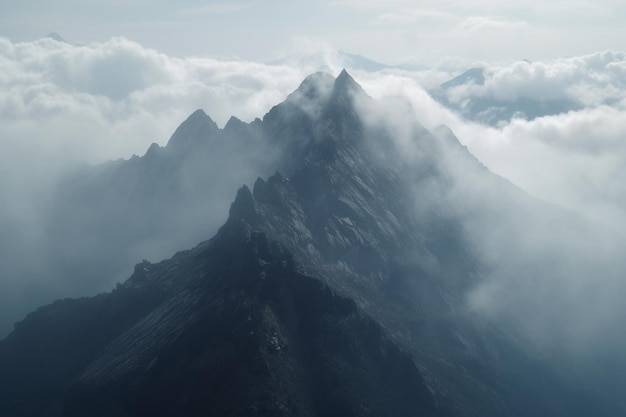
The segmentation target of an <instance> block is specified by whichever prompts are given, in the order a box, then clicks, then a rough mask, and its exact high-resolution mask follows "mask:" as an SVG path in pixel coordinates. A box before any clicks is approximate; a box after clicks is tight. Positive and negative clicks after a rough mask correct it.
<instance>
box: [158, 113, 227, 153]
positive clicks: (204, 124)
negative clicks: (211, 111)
mask: <svg viewBox="0 0 626 417" xmlns="http://www.w3.org/2000/svg"><path fill="white" fill-rule="evenodd" d="M217 131H219V127H217V124H216V123H215V122H214V121H213V120H212V119H211V118H210V117H209V116H208V115H207V114H206V113H205V112H204V110H202V109H198V110H196V111H194V112H193V113H192V114H191V115H189V117H187V119H186V120H185V121H184V122H183V123H182V124H181V125H180V126H178V128H177V129H176V131H175V132H174V134H173V135H172V137H171V138H170V140H169V141H168V142H167V148H168V149H174V150H176V151H182V150H185V149H187V148H189V146H190V145H191V144H192V143H195V142H201V141H204V140H206V138H207V136H210V135H211V134H212V133H215V132H217Z"/></svg>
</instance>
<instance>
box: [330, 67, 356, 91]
mask: <svg viewBox="0 0 626 417" xmlns="http://www.w3.org/2000/svg"><path fill="white" fill-rule="evenodd" d="M335 88H350V89H351V88H358V89H360V90H362V88H361V86H360V85H359V84H358V83H357V82H356V81H354V78H352V76H351V75H350V74H348V71H346V69H345V68H344V69H342V70H341V72H340V73H339V75H338V76H337V78H336V79H335Z"/></svg>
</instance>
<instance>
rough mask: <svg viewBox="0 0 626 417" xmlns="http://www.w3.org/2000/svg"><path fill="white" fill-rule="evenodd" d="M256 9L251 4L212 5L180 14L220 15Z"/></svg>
mask: <svg viewBox="0 0 626 417" xmlns="http://www.w3.org/2000/svg"><path fill="white" fill-rule="evenodd" d="M251 7H254V4H251V3H235V4H233V3H211V4H208V5H205V6H200V7H194V8H190V9H185V10H182V11H180V12H178V13H179V14H181V15H198V14H201V15H202V14H204V15H216V14H217V15H220V14H228V13H237V12H241V11H243V10H247V9H249V8H251Z"/></svg>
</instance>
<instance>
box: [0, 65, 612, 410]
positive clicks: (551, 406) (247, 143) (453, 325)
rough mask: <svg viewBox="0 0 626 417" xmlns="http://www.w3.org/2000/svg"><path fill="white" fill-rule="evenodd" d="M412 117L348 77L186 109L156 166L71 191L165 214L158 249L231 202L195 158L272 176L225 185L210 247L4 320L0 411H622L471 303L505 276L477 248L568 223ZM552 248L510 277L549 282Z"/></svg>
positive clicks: (142, 165) (572, 228) (569, 228)
mask: <svg viewBox="0 0 626 417" xmlns="http://www.w3.org/2000/svg"><path fill="white" fill-rule="evenodd" d="M398 114H402V115H403V117H402V118H401V120H400V119H398ZM410 114H411V112H410V109H407V107H406V105H405V104H403V103H379V102H375V101H374V100H372V99H370V98H369V97H368V96H367V95H366V94H365V93H364V92H363V90H362V89H361V88H360V87H359V86H358V84H356V82H355V81H354V80H353V79H352V78H351V77H350V76H349V75H348V74H347V73H346V72H342V73H341V74H340V75H339V76H338V77H337V78H336V79H334V78H333V77H330V76H328V75H325V74H314V75H312V76H311V77H309V78H307V79H306V80H305V81H304V82H303V83H302V85H301V86H300V88H299V89H298V90H297V91H295V92H294V93H293V94H292V95H290V96H289V97H288V98H287V100H286V101H285V102H283V103H281V104H279V105H278V106H276V107H274V108H273V109H272V110H271V111H270V112H269V113H268V114H267V115H266V116H265V117H264V119H263V120H262V121H261V120H257V121H255V122H253V123H251V124H245V123H243V122H240V121H237V120H236V119H232V120H231V121H230V122H229V123H228V124H227V126H226V127H225V128H224V129H223V130H219V129H218V128H217V127H216V126H215V125H214V124H213V123H212V122H211V121H210V119H209V118H208V116H206V115H205V114H204V113H202V112H196V113H194V114H193V115H192V116H190V118H189V119H188V120H187V121H186V122H185V123H183V125H181V127H180V128H179V129H178V130H177V132H176V133H175V134H174V136H173V137H172V140H171V141H170V143H169V144H168V146H167V147H165V148H159V147H157V146H153V147H151V148H150V150H149V151H148V152H147V153H146V155H145V156H144V157H143V158H136V159H135V160H131V161H129V162H118V163H112V164H110V165H108V166H104V167H102V168H101V172H96V173H93V174H92V175H93V176H92V177H85V178H84V181H85V182H84V184H113V183H115V184H120V185H116V186H115V187H113V186H110V187H104V188H105V189H112V190H114V191H113V192H115V193H116V196H115V198H116V199H117V198H118V197H117V193H121V192H126V193H127V194H126V195H127V198H128V201H137V202H138V206H137V210H140V211H139V213H138V214H136V215H134V217H132V218H133V219H135V218H139V217H140V213H141V212H142V211H143V210H157V211H159V210H162V214H159V215H160V216H162V219H163V221H164V222H167V221H168V219H171V222H172V223H173V224H170V227H171V228H172V230H176V228H177V227H179V224H178V223H177V222H176V219H177V217H178V216H187V215H188V213H191V212H192V211H193V210H199V207H198V206H195V207H194V204H197V203H198V200H195V199H194V198H195V193H196V192H200V190H202V188H203V187H205V188H206V190H212V191H213V190H215V189H217V190H221V189H222V188H221V187H223V188H224V189H226V188H228V187H229V186H230V185H231V183H230V182H229V181H230V180H228V181H226V180H224V179H223V178H222V177H220V176H219V172H218V171H215V172H213V173H214V174H215V175H216V176H215V177H213V176H211V175H209V173H210V172H211V171H210V170H212V169H217V168H215V167H206V166H205V165H206V164H204V165H203V164H201V163H200V162H201V161H203V160H206V158H210V160H211V161H212V162H217V161H219V160H220V159H221V158H229V159H228V161H229V162H228V163H230V164H236V165H237V166H242V167H243V166H246V167H249V168H251V169H250V172H252V171H255V170H256V171H258V172H259V173H261V174H262V176H263V177H264V178H266V179H262V178H258V179H257V180H256V182H255V183H254V186H253V187H248V186H243V187H241V188H239V191H237V193H236V197H235V199H234V202H233V203H232V204H231V206H230V210H229V213H228V219H227V221H226V222H225V224H224V225H223V226H222V227H221V228H220V229H219V232H218V233H217V234H216V235H215V237H213V238H212V239H211V240H209V241H206V242H204V243H201V244H200V245H198V246H196V247H195V248H194V249H192V250H188V251H184V252H179V253H177V254H176V255H175V256H174V257H173V258H171V259H168V260H165V261H162V262H159V263H149V262H147V261H144V262H143V263H140V264H138V265H137V266H136V267H135V271H134V273H133V274H132V276H131V277H130V278H129V279H128V280H127V281H125V282H124V283H123V284H121V285H119V286H118V288H117V289H116V290H114V291H112V292H110V293H106V294H101V295H99V296H96V297H94V298H83V299H77V300H70V299H66V300H62V301H57V302H55V303H53V304H51V305H49V306H46V307H42V308H40V309H38V310H37V311H35V312H33V313H31V314H30V315H29V316H28V317H27V318H26V319H25V320H23V321H22V322H20V323H18V324H17V325H16V328H15V331H14V332H12V333H11V334H10V335H9V336H8V337H7V338H6V339H5V340H3V341H2V342H0V388H1V389H0V414H2V415H15V416H18V415H20V416H41V415H47V416H68V417H70V416H86V415H89V416H179V415H185V416H200V415H220V416H477V417H478V416H482V417H484V416H494V417H495V416H589V415H598V416H613V415H619V414H620V413H622V414H623V412H624V408H623V403H620V402H619V401H620V399H619V396H616V395H613V394H607V393H606V391H602V392H600V390H599V389H598V388H597V387H594V382H593V381H592V382H590V381H581V380H578V379H575V378H572V379H568V378H567V377H566V376H565V375H564V374H563V373H562V372H561V371H560V368H559V367H558V366H554V365H553V364H552V363H551V362H550V361H548V356H547V355H544V354H542V351H541V350H539V349H537V347H536V346H535V345H534V343H533V342H532V340H529V339H528V338H527V337H526V336H525V334H524V332H523V331H518V330H517V329H515V328H513V327H511V326H510V323H511V322H509V321H503V322H499V321H491V320H486V319H484V317H483V316H481V315H479V314H476V313H475V311H474V310H472V309H471V308H469V306H468V303H467V297H468V293H470V292H471V291H472V290H473V289H474V288H475V287H476V286H477V285H479V284H480V282H481V281H482V280H483V279H484V278H485V277H486V276H488V275H490V274H493V273H501V272H502V270H501V269H499V268H501V266H500V265H498V264H497V263H495V262H493V261H492V258H489V257H485V256H484V253H483V250H484V245H483V244H481V245H478V244H477V242H478V239H477V236H478V235H480V236H481V238H482V239H484V242H487V243H493V242H502V241H501V240H497V239H496V238H497V237H499V236H500V235H501V234H505V235H507V237H506V240H505V241H506V242H507V243H508V248H507V250H515V248H516V245H518V246H519V245H521V244H522V243H523V242H520V241H519V239H518V238H516V237H515V232H516V231H517V230H518V229H517V228H521V229H529V228H531V229H532V228H536V229H550V230H553V231H554V233H555V234H559V233H571V234H573V235H576V233H578V232H577V230H578V229H580V228H581V227H582V226H580V225H579V219H577V218H576V217H575V216H573V215H571V214H567V213H563V212H562V211H560V210H558V209H556V208H553V207H548V206H545V205H543V204H542V203H540V202H537V201H535V200H534V199H532V198H531V197H529V196H527V195H525V194H524V193H523V192H521V191H520V190H518V189H516V188H515V187H514V186H512V185H511V184H509V183H508V182H506V181H505V180H503V179H501V178H499V177H496V176H494V175H493V174H491V173H489V172H488V171H487V170H486V169H485V168H484V167H483V166H482V165H480V163H478V161H476V160H475V159H474V158H473V157H472V156H471V155H470V154H469V153H468V152H467V150H466V149H465V148H464V147H462V146H461V145H460V144H459V142H458V141H457V140H456V138H455V137H454V135H453V134H452V133H451V132H450V131H449V130H447V129H445V128H442V129H440V130H438V131H437V132H433V133H430V132H428V131H426V130H425V129H423V128H422V127H421V126H420V125H419V123H418V122H417V121H415V120H414V119H413V118H412V116H410ZM198 132H205V133H203V134H200V133H198ZM207 137H210V138H213V139H210V140H206V138H207ZM259 150H261V151H262V152H261V151H259ZM209 155H212V156H211V157H209ZM215 155H219V157H216V156H215ZM268 155H269V156H268ZM196 158H197V163H196V162H193V163H192V162H190V161H194V160H195V159H196ZM242 161H243V162H242ZM192 168H193V169H192ZM191 169H192V170H191ZM126 170H128V171H126ZM187 170H191V171H187ZM268 171H271V172H275V171H278V172H275V173H274V174H273V175H271V176H268V175H267V174H265V173H267V172H268ZM228 172H232V171H228ZM238 175H240V174H238V173H235V174H234V177H236V179H235V180H241V179H242V178H241V177H238ZM113 176H120V178H121V179H122V181H120V180H113V179H112V177H113ZM107 178H108V179H107ZM182 178H193V181H192V182H191V184H193V187H194V188H193V190H194V192H191V193H189V188H185V186H187V185H188V184H190V183H189V182H187V181H184V180H182ZM155 179H158V180H157V181H155ZM107 181H112V182H107ZM233 181H234V180H233ZM245 182H247V180H241V181H239V184H238V185H237V187H239V185H240V184H241V183H245ZM477 183H478V184H480V186H478V187H477V186H475V185H476V184H477ZM84 184H83V185H84ZM216 184H220V185H216ZM74 185H76V184H74ZM125 187H128V188H125ZM195 187H197V188H195ZM90 189H91V188H90V187H89V186H86V185H85V186H84V187H81V186H76V187H73V188H72V192H76V191H74V190H81V191H80V192H81V193H88V192H89V190H90ZM98 192H100V191H98ZM207 192H208V191H207ZM232 194H234V193H232ZM232 194H231V195H232ZM494 195H497V196H498V199H494V198H493V196H494ZM73 198H74V197H73ZM135 199H136V200H135ZM72 201H73V200H72ZM85 201H89V198H88V197H85ZM104 201H106V199H105V200H104ZM149 202H152V203H151V204H150V203H149ZM162 204H169V205H166V206H162ZM128 207H131V208H132V207H133V205H132V204H129V205H128ZM128 207H127V208H128ZM113 208H115V207H113ZM113 208H112V209H113ZM200 208H202V207H200ZM204 210H206V208H204ZM512 210H513V211H514V213H515V217H516V218H517V222H516V225H515V226H514V225H511V224H510V223H509V222H508V221H507V219H509V218H510V216H511V211H512ZM107 215H110V214H107ZM207 215H208V214H207ZM115 216H122V215H121V214H119V213H118V214H115ZM189 216H191V215H189ZM116 218H121V217H116ZM191 218H193V220H194V221H196V218H195V217H191ZM555 219H559V222H555ZM483 224H488V225H489V227H478V226H479V225H483ZM201 225H202V223H201V222H199V223H196V224H195V227H198V228H200V229H201V228H202V227H203V226H201ZM119 227H120V228H124V230H126V231H128V230H132V228H135V227H137V228H138V229H136V230H141V227H146V228H147V229H148V230H151V229H150V225H143V226H142V225H141V224H135V223H134V222H130V223H124V224H123V225H122V224H120V225H119ZM476 228H478V229H479V231H478V232H477V231H476V230H475V229H476ZM167 230H168V229H162V230H158V231H154V233H155V234H157V236H163V239H165V237H166V236H167V234H168V233H169V232H167ZM119 233H121V232H119ZM137 233H139V232H137ZM509 233H510V236H509ZM580 233H581V234H580V236H582V232H580ZM112 234H113V235H117V233H112ZM160 234H162V235H160ZM200 234H201V233H199V235H200ZM138 236H139V235H138ZM141 236H144V237H145V238H146V239H148V238H149V236H150V234H149V233H148V234H143V235H141ZM146 236H147V237H146ZM112 239H113V238H112ZM550 242H551V241H550V240H549V239H546V243H545V244H541V245H539V246H540V247H539V248H538V249H537V254H536V255H537V256H534V257H533V258H534V259H533V262H532V263H527V264H523V265H524V266H526V267H528V268H531V267H532V268H535V269H529V270H528V271H522V272H520V273H519V276H520V277H523V276H525V274H526V273H528V274H533V275H537V276H541V274H542V273H544V272H545V270H549V268H550V262H552V260H551V258H550V254H551V253H552V252H554V249H553V248H552V247H551V246H550V245H551V243H550ZM77 243H79V242H77ZM111 250H115V249H111ZM513 265H514V266H516V267H518V265H516V264H513ZM546 320H549V317H546ZM617 365H619V363H617ZM616 378H617V377H616ZM616 381H617V380H616ZM605 382H606V381H605ZM620 407H621V408H620Z"/></svg>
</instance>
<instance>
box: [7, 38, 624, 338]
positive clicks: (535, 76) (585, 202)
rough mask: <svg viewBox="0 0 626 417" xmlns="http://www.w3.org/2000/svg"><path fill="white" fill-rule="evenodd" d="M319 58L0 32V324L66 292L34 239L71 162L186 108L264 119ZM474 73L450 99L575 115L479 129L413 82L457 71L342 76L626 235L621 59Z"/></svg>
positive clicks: (122, 148) (162, 123)
mask: <svg viewBox="0 0 626 417" xmlns="http://www.w3.org/2000/svg"><path fill="white" fill-rule="evenodd" d="M321 56H322V57H323V60H324V62H319V61H314V62H311V61H306V60H301V61H298V60H297V59H295V60H291V61H289V62H288V63H286V64H283V65H264V64H259V63H254V62H246V61H236V60H231V61H220V60H215V59H209V58H187V59H178V58H173V57H170V56H167V55H165V54H162V53H159V52H157V51H155V50H152V49H146V48H144V47H143V46H141V45H140V44H138V43H135V42H132V41H129V40H126V39H123V38H115V39H112V40H110V41H107V42H104V43H95V44H89V45H83V46H75V45H71V44H67V43H61V42H57V41H54V40H52V39H42V40H39V41H36V42H30V43H12V42H11V41H9V40H7V39H3V38H0V68H2V71H0V146H1V149H2V152H1V153H0V191H1V192H2V195H3V198H2V201H0V227H1V230H2V239H1V242H0V245H2V249H3V251H2V253H3V256H4V259H3V265H4V268H5V271H3V275H2V282H1V285H2V289H3V290H4V291H2V293H3V294H6V297H7V300H8V299H12V300H15V302H14V303H13V306H12V307H11V308H12V311H10V312H7V313H6V314H3V315H2V317H6V323H4V324H3V326H5V327H6V326H8V325H9V324H10V323H9V322H12V321H15V320H17V319H19V318H20V316H21V315H23V314H24V313H25V312H27V311H28V310H30V309H32V308H33V307H35V306H36V305H38V304H40V303H42V302H45V301H49V298H55V297H60V296H62V295H64V294H66V292H65V289H62V288H58V289H57V290H58V291H57V292H56V293H54V294H52V293H50V292H47V291H48V290H49V288H50V285H52V284H51V283H49V282H47V280H49V279H50V277H48V276H47V275H46V274H45V264H43V263H42V259H45V256H42V254H43V253H45V251H46V247H45V245H44V243H43V242H44V241H43V240H42V233H43V230H44V226H45V225H44V217H45V213H46V210H47V209H48V208H49V207H50V203H51V202H52V201H54V199H55V198H56V195H55V182H56V178H57V177H58V175H59V174H60V173H61V172H62V171H64V170H65V169H66V168H67V167H68V166H69V164H70V163H74V162H80V161H87V162H91V163H97V162H102V161H105V160H107V159H117V158H120V157H124V158H128V157H130V156H131V155H132V154H133V153H135V154H140V155H142V154H144V153H145V151H146V149H147V148H148V147H149V145H150V144H151V143H152V142H157V143H159V144H161V145H164V144H165V142H166V141H167V139H168V137H169V135H170V134H171V133H172V132H173V131H174V129H175V128H176V126H178V125H179V124H180V123H181V122H182V121H183V120H184V119H185V118H186V117H187V116H188V115H189V114H190V113H191V112H192V111H194V110H195V109H197V108H203V109H204V110H205V111H206V113H207V114H209V115H210V116H211V118H212V119H213V120H215V121H216V122H217V124H218V125H220V126H224V124H225V123H226V121H227V120H228V118H229V117H230V116H231V115H235V116H237V117H239V118H240V119H242V120H244V121H251V120H253V119H254V118H255V117H262V116H263V114H265V113H266V112H267V111H268V110H269V109H270V107H271V106H273V105H275V104H277V103H279V102H280V101H282V100H283V99H284V98H285V97H286V96H287V94H288V93H290V92H291V91H292V90H294V89H295V88H296V87H297V85H298V84H299V83H300V82H301V81H302V79H303V78H304V77H305V76H306V75H308V74H309V73H311V72H313V71H315V70H317V69H318V68H319V67H320V66H323V67H324V68H326V69H328V70H331V72H334V73H337V72H338V70H339V68H337V65H338V62H337V61H335V60H334V58H333V56H334V55H333V54H332V53H331V54H328V53H325V54H322V55H321ZM302 62H307V64H306V65H302V64H301V63H302ZM481 66H482V67H483V68H484V71H485V74H487V80H486V82H485V83H484V85H482V86H479V85H465V86H460V88H459V89H458V91H457V93H458V97H459V100H461V101H464V100H465V101H471V100H477V99H481V98H483V97H485V96H489V95H491V96H493V97H497V98H499V99H515V98H516V97H520V96H522V95H525V96H528V97H529V98H532V99H542V98H545V97H550V98H555V97H556V98H563V97H565V98H568V99H571V100H576V102H577V103H579V107H578V108H577V109H576V110H572V111H570V112H568V113H564V114H554V115H551V116H547V117H538V118H535V119H533V120H530V121H527V120H521V119H514V120H513V121H510V122H508V121H507V122H505V123H502V124H500V125H498V126H497V127H490V126H485V125H482V124H478V123H472V122H467V121H466V120H463V119H462V118H460V117H458V116H456V115H455V114H454V113H453V112H451V111H449V110H447V109H445V108H444V107H442V106H441V105H440V104H438V103H437V102H435V101H434V100H433V99H432V98H431V97H430V96H429V95H428V94H427V93H426V92H425V90H424V89H423V88H422V87H421V85H420V82H424V81H425V80H430V81H429V82H432V80H433V79H437V80H439V81H440V82H443V81H444V80H445V79H449V78H452V75H453V74H452V72H455V73H460V72H462V71H461V70H459V71H457V69H454V70H450V72H449V73H448V72H445V71H444V72H442V71H423V72H421V73H417V72H411V71H407V70H399V69H390V68H387V69H384V70H381V71H378V72H363V71H360V72H359V71H352V74H353V75H354V76H355V78H356V79H357V80H358V81H359V82H360V83H361V84H362V86H363V87H364V88H365V90H366V91H367V92H368V94H370V95H372V96H374V97H375V98H386V97H391V96H403V97H404V98H405V99H407V100H408V101H409V102H411V104H412V105H413V106H412V107H413V109H414V111H415V112H416V114H417V116H418V119H419V120H420V122H421V123H423V124H424V125H425V126H426V127H427V128H433V127H435V126H437V125H439V124H447V125H449V126H450V127H451V128H452V129H453V131H454V132H455V133H456V135H457V136H458V137H459V139H460V140H461V141H462V142H463V143H464V144H465V145H467V146H468V147H469V149H470V150H471V151H472V152H473V153H474V154H475V155H476V156H477V157H478V158H479V159H480V160H481V161H482V162H483V163H484V164H485V165H487V166H488V167H489V168H490V169H492V170H493V171H495V172H497V173H499V174H501V175H503V176H504V177H506V178H508V179H510V180H512V181H513V182H514V183H516V184H518V185H520V186H521V187H522V188H524V189H525V190H527V191H529V192H530V193H532V194H535V195H538V196H539V197H541V198H543V199H546V200H548V201H550V202H553V203H557V204H560V205H562V206H564V207H566V208H568V209H572V210H576V211H579V212H581V213H583V214H585V215H587V216H590V217H593V218H594V219H595V220H598V221H600V222H602V223H604V224H606V225H608V226H610V227H611V228H613V229H615V230H618V231H625V230H626V227H625V225H626V214H625V213H626V201H625V200H624V196H625V195H626V188H625V187H626V185H625V184H624V182H623V181H621V178H624V176H625V175H626V145H625V140H624V135H623V132H625V131H626V101H625V95H624V91H625V89H626V78H625V77H626V76H625V71H626V70H625V68H626V64H625V59H624V55H623V54H620V53H599V54H595V55H590V56H585V57H578V58H568V59H562V60H553V61H549V62H548V61H545V62H536V63H526V62H517V63H511V64H497V65H495V64H494V65H491V64H482V65H481ZM444 75H445V76H444ZM461 101H460V102H461ZM389 108H390V110H393V106H390V107H389ZM390 116H393V114H390ZM227 174H228V173H225V175H227ZM224 195H225V196H228V199H226V198H225V200H224V201H223V202H217V203H216V204H222V205H223V207H224V215H225V210H226V208H227V207H228V204H229V203H230V198H231V197H232V195H233V194H232V193H229V192H224ZM217 223H218V222H217V221H216V224H217ZM209 235H210V231H209V230H207V237H209ZM181 249H182V248H181ZM143 256H145V257H146V258H149V259H150V257H151V254H150V253H146V254H145V255H143ZM139 260H140V259H136V261H139ZM131 269H132V265H129V266H128V270H129V272H130V270H131ZM107 285H110V283H107V284H106V285H102V286H94V288H93V291H99V290H102V289H103V288H105V287H106V286H107ZM492 291H495V290H494V289H493V288H492ZM87 292H88V291H87ZM485 294H487V293H485V292H483V293H480V294H478V295H477V297H478V299H481V298H480V297H484V296H485ZM73 295H76V294H73ZM5 305H6V304H5Z"/></svg>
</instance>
